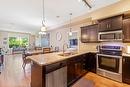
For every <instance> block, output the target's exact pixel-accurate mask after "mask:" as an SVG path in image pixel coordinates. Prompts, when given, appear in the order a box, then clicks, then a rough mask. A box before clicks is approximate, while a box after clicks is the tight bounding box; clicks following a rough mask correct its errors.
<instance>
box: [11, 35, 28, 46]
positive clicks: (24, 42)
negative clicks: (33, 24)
mask: <svg viewBox="0 0 130 87" xmlns="http://www.w3.org/2000/svg"><path fill="white" fill-rule="evenodd" d="M28 45H29V40H28V38H26V37H24V38H21V37H9V48H13V47H15V48H17V47H27V46H28Z"/></svg>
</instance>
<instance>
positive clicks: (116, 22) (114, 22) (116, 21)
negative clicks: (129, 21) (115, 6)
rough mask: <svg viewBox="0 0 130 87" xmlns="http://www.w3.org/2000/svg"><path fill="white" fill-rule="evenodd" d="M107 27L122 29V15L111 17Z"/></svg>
mask: <svg viewBox="0 0 130 87" xmlns="http://www.w3.org/2000/svg"><path fill="white" fill-rule="evenodd" d="M109 28H110V30H119V29H122V16H117V17H113V18H111V25H110V26H109Z"/></svg>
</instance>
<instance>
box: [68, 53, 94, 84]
mask: <svg viewBox="0 0 130 87" xmlns="http://www.w3.org/2000/svg"><path fill="white" fill-rule="evenodd" d="M88 71H92V72H94V73H95V72H96V54H95V53H87V54H83V55H80V56H76V57H74V58H70V59H68V61H67V84H68V86H70V85H72V84H73V83H75V82H76V81H77V80H79V79H80V78H81V77H82V76H84V75H85V74H86V73H87V72H88Z"/></svg>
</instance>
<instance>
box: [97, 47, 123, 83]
mask: <svg viewBox="0 0 130 87" xmlns="http://www.w3.org/2000/svg"><path fill="white" fill-rule="evenodd" d="M98 50H99V52H98V54H97V74H99V75H101V76H104V77H107V78H110V79H113V80H116V81H119V82H122V47H121V46H108V45H104V46H99V49H98Z"/></svg>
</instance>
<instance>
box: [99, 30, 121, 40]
mask: <svg viewBox="0 0 130 87" xmlns="http://www.w3.org/2000/svg"><path fill="white" fill-rule="evenodd" d="M98 41H122V30H118V31H107V32H99V33H98Z"/></svg>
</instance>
